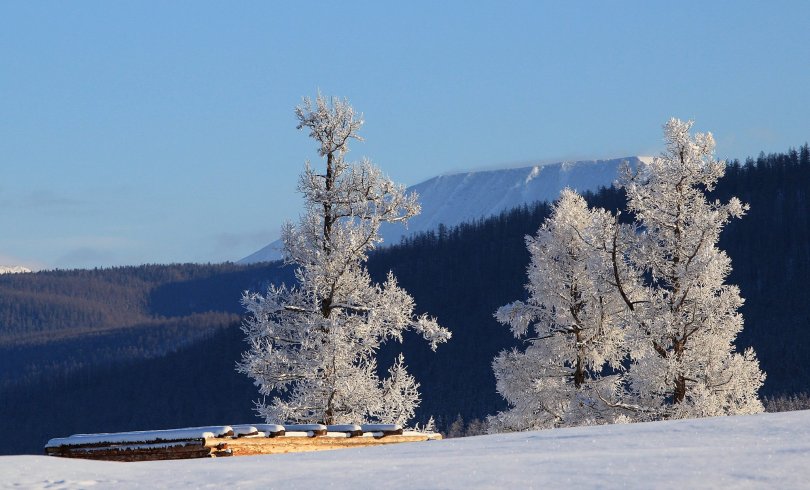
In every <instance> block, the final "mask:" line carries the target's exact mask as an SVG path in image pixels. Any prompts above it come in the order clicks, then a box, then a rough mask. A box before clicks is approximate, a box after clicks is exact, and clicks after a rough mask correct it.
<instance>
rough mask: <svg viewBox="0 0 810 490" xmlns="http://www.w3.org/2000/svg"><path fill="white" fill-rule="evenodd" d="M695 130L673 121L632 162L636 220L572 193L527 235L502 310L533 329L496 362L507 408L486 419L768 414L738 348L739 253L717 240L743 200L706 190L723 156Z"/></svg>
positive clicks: (497, 425)
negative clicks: (733, 281)
mask: <svg viewBox="0 0 810 490" xmlns="http://www.w3.org/2000/svg"><path fill="white" fill-rule="evenodd" d="M691 128H692V122H691V121H690V122H683V121H679V120H677V119H671V120H670V121H668V122H667V123H666V124H665V126H664V137H665V141H666V151H665V152H664V153H663V154H662V155H661V156H660V157H656V158H654V159H652V161H650V162H641V163H640V164H639V167H638V168H637V169H634V170H633V169H630V168H629V167H627V168H625V170H624V175H623V178H622V185H623V186H624V188H625V190H626V191H627V199H628V202H627V208H628V210H629V211H630V212H631V214H632V216H634V219H635V222H634V223H633V224H631V225H620V224H619V223H618V216H611V215H610V214H609V213H608V212H606V211H604V210H601V209H596V210H589V209H588V208H587V205H586V204H585V201H584V200H583V199H582V198H581V197H579V196H578V195H576V194H575V193H574V192H573V191H569V190H566V191H564V192H563V194H562V196H561V198H560V200H559V202H558V203H557V204H556V205H555V207H554V211H553V213H552V215H551V216H550V217H549V219H548V220H547V221H546V222H545V223H544V225H543V226H542V227H541V229H540V231H539V232H538V234H537V236H536V237H534V238H528V239H527V244H528V247H529V250H530V252H531V256H532V259H531V264H530V266H529V270H528V277H529V283H528V284H527V289H528V293H529V299H528V301H527V302H526V303H523V302H520V301H518V302H515V303H512V304H510V305H507V306H505V307H502V308H501V309H499V310H498V312H497V313H496V317H497V318H498V319H499V320H500V321H501V322H503V323H505V324H508V325H510V326H511V328H512V332H513V333H514V334H515V336H517V337H523V336H525V335H526V333H527V330H528V328H529V326H530V325H531V326H533V328H534V331H535V333H536V336H535V337H533V338H531V339H527V340H528V343H529V346H528V347H527V348H526V350H525V352H519V351H517V350H513V351H511V352H504V353H501V354H500V355H499V356H498V357H497V358H496V359H495V362H494V363H493V366H494V370H495V376H496V380H497V388H498V391H499V392H500V393H501V394H502V395H503V396H504V398H506V400H507V402H509V404H510V410H508V411H505V412H502V413H499V414H498V415H496V416H495V417H491V418H490V425H491V428H492V429H494V430H521V429H529V428H543V427H556V426H562V425H579V424H584V423H604V422H610V421H616V420H620V419H625V418H629V419H633V420H656V419H663V418H687V417H707V416H716V415H731V414H746V413H756V412H761V411H762V410H763V408H762V404H761V402H760V400H759V398H758V396H757V392H758V391H759V388H760V387H761V386H762V383H763V381H764V379H765V375H764V374H763V373H762V372H761V371H760V369H759V363H758V361H757V359H756V356H755V355H754V352H753V350H752V349H750V348H749V349H747V350H745V351H744V352H742V353H738V352H737V351H736V349H735V346H734V341H735V339H736V337H737V334H738V333H739V332H740V331H741V330H742V327H743V318H742V315H741V314H740V312H739V309H740V307H741V306H742V304H743V299H742V298H741V296H740V291H739V288H737V287H736V286H734V285H730V284H726V283H725V281H726V278H727V277H728V275H729V273H730V271H731V261H730V259H729V257H728V256H727V255H726V253H725V252H723V251H722V250H720V249H719V248H718V247H717V243H718V241H719V238H720V232H721V231H722V229H723V227H724V226H725V225H726V224H727V223H728V222H729V220H731V219H733V218H738V217H741V216H743V215H744V214H745V212H746V210H747V206H746V205H744V204H742V203H741V202H740V201H739V199H737V198H732V199H731V200H730V201H729V202H728V203H725V204H723V203H720V202H719V201H715V202H710V201H709V200H708V199H707V198H706V192H709V191H711V190H713V189H714V186H715V184H716V183H717V181H718V179H720V178H721V177H722V176H723V175H724V173H725V169H726V165H725V162H722V161H718V160H716V159H715V158H714V147H715V144H714V139H713V137H712V135H711V134H710V133H706V134H700V133H698V134H695V135H694V136H692V135H691V134H690V130H691ZM606 374H607V375H606Z"/></svg>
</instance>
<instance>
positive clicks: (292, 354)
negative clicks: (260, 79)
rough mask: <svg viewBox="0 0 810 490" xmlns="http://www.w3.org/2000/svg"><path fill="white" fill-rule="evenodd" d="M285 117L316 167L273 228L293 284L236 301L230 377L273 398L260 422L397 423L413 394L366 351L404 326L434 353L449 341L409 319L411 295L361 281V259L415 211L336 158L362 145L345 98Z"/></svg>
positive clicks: (413, 202) (394, 370)
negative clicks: (383, 373)
mask: <svg viewBox="0 0 810 490" xmlns="http://www.w3.org/2000/svg"><path fill="white" fill-rule="evenodd" d="M295 113H296V116H297V118H298V129H307V130H309V135H310V137H312V138H313V139H315V141H316V142H317V144H318V146H319V148H318V154H319V155H320V156H321V157H322V158H323V159H324V160H325V161H324V164H325V168H323V169H322V170H316V169H315V168H313V167H312V166H311V165H310V163H309V162H307V164H306V167H305V170H304V172H303V174H301V177H300V180H299V184H298V188H299V191H300V192H301V193H302V194H303V195H304V199H305V202H306V212H305V214H304V215H303V216H302V217H301V219H300V221H299V223H298V224H297V225H292V224H287V225H285V227H284V229H283V230H282V239H283V242H284V257H285V261H286V262H287V263H290V264H295V265H296V266H297V269H296V278H297V280H298V286H297V287H291V288H290V287H286V286H283V285H282V286H280V287H276V286H271V287H270V288H269V289H268V291H267V293H266V294H264V295H262V294H256V293H246V294H245V295H244V297H243V303H244V305H245V307H246V308H247V310H248V312H249V316H248V318H247V320H246V321H245V323H244V325H243V330H244V332H245V333H246V335H247V340H248V342H249V344H250V348H249V350H248V351H247V352H245V353H244V354H243V356H242V361H241V362H240V363H239V365H238V370H239V371H240V372H242V373H245V374H247V375H248V376H250V377H252V378H253V379H254V380H255V384H256V385H257V386H258V387H259V392H260V393H261V394H262V395H265V396H272V400H271V401H270V403H269V404H268V403H265V402H257V411H258V412H259V414H260V415H262V416H264V418H265V419H266V420H267V421H268V422H282V423H283V422H291V421H292V422H301V423H315V422H319V423H325V424H336V423H358V422H370V421H380V422H383V423H400V424H404V423H405V422H407V420H408V419H410V418H411V417H412V416H413V414H414V409H415V408H416V407H417V406H418V405H419V402H420V396H419V391H418V386H419V385H418V383H417V382H416V381H415V379H414V378H413V376H411V375H410V374H409V373H408V372H407V369H406V367H405V364H404V360H403V358H402V356H399V357H398V358H397V360H396V362H395V363H394V365H393V366H392V367H391V368H390V369H389V371H388V373H389V376H387V377H385V378H383V379H381V378H380V377H379V375H378V368H377V362H376V353H377V350H378V349H379V347H380V345H381V344H382V343H384V342H386V341H389V340H396V341H401V340H402V334H403V332H404V331H405V330H408V329H411V330H414V331H416V332H418V333H420V334H421V335H422V336H423V337H424V338H425V339H426V340H427V341H428V342H429V343H430V345H431V347H432V348H433V349H434V350H435V348H436V347H437V345H438V344H439V343H442V342H446V341H447V340H448V339H449V338H450V332H449V331H448V330H446V329H444V328H442V327H440V326H439V325H438V323H437V322H436V320H435V319H434V318H431V317H429V316H427V315H420V316H416V315H414V301H413V298H412V297H411V296H410V295H409V294H408V293H407V292H406V291H404V290H403V289H401V288H400V287H399V286H398V285H397V282H396V279H395V278H394V276H393V274H391V273H389V274H388V277H387V279H386V281H385V282H384V283H383V284H374V283H372V281H371V278H370V277H369V274H368V271H367V270H366V267H365V262H366V259H367V254H368V252H369V251H370V250H372V249H373V248H374V247H375V246H376V245H377V244H378V243H380V242H381V241H382V239H381V237H380V235H379V233H378V230H379V227H380V224H381V223H405V222H406V221H407V220H408V219H409V218H411V217H413V216H415V215H416V214H418V213H419V211H420V208H419V204H418V202H417V196H416V195H415V194H413V193H411V194H406V193H405V190H404V187H403V186H401V185H397V184H394V183H393V182H392V181H391V180H390V179H388V178H387V177H385V176H384V175H383V174H382V173H381V171H380V170H379V169H378V168H377V167H376V166H374V165H373V164H372V163H371V162H370V161H369V160H367V159H364V160H362V161H361V162H359V163H349V162H347V161H346V160H345V155H346V153H347V152H348V150H349V146H348V145H349V141H350V140H352V139H354V140H362V138H361V137H360V136H359V135H358V130H359V129H360V127H361V126H362V124H363V121H362V117H361V116H358V115H357V114H355V112H354V110H353V108H352V107H351V106H350V105H349V104H348V101H346V100H340V99H337V98H330V99H328V100H327V99H326V98H325V97H323V96H321V95H318V97H317V99H316V100H315V102H314V103H313V102H312V101H311V100H310V99H304V103H303V105H301V106H298V107H296V110H295Z"/></svg>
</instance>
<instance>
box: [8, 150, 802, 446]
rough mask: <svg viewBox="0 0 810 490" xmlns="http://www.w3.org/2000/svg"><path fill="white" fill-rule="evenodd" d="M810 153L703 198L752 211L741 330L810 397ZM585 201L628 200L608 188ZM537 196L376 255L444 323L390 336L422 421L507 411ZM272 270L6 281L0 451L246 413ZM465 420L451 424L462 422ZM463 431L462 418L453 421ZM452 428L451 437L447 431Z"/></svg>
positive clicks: (136, 271) (744, 342) (277, 270)
mask: <svg viewBox="0 0 810 490" xmlns="http://www.w3.org/2000/svg"><path fill="white" fill-rule="evenodd" d="M808 190H810V149H808V146H807V144H805V145H804V146H802V147H801V148H799V149H798V150H793V149H791V150H789V151H787V152H786V153H779V154H771V155H764V154H761V155H759V157H757V158H756V159H753V158H749V159H747V160H745V161H733V162H730V163H729V169H728V171H727V173H726V176H725V177H724V178H723V179H722V180H721V181H720V183H719V185H718V186H717V188H716V189H715V190H713V191H712V193H711V197H712V198H717V199H720V200H721V201H727V200H728V199H729V197H730V196H733V195H736V196H737V197H739V198H740V199H741V200H742V201H743V202H746V203H748V204H750V206H751V210H750V212H749V213H748V214H747V215H746V216H745V217H744V218H743V219H740V220H735V221H733V222H731V223H730V224H729V225H728V227H727V228H726V230H725V231H724V232H723V234H722V236H721V242H720V248H721V249H723V250H726V251H727V253H728V255H729V256H730V257H731V259H732V267H733V271H732V273H731V276H730V277H729V282H730V283H732V284H737V285H739V287H740V289H741V292H742V296H743V297H744V298H745V300H746V301H745V305H744V306H743V308H742V313H743V316H744V318H745V328H744V329H743V331H742V333H741V334H740V336H739V338H738V340H737V342H736V345H737V347H738V348H739V349H743V348H745V347H748V346H753V347H754V349H755V350H756V353H757V356H758V358H759V360H760V363H761V367H762V369H763V371H765V373H767V379H766V381H765V385H764V387H763V389H762V391H761V395H763V396H765V397H773V396H799V397H801V396H802V395H801V394H802V393H807V392H810V365H808V364H807V363H806V362H804V361H805V359H807V357H808V355H810V293H808V292H807V289H806V288H804V287H803V280H804V278H805V277H807V276H808V273H810V223H808V212H809V211H810V196H809V195H808ZM586 199H587V201H588V203H589V204H590V205H591V206H599V207H604V208H607V209H610V210H616V209H619V208H624V195H623V194H622V192H621V191H619V190H616V189H602V190H600V191H599V192H597V193H589V194H587V195H586ZM549 212H550V206H549V205H548V203H536V204H533V205H530V206H524V207H521V208H517V209H514V210H512V211H510V212H507V213H503V214H501V215H500V216H497V217H492V218H488V219H481V220H478V221H477V222H474V223H466V224H462V225H460V226H457V227H453V228H446V227H440V228H439V229H438V230H435V231H433V232H430V233H425V234H420V235H417V236H415V237H412V238H410V239H408V240H406V241H404V242H403V243H401V244H398V245H395V246H391V247H387V248H383V249H381V250H378V251H376V252H375V253H373V254H372V255H371V258H370V260H369V270H370V272H371V275H372V277H373V278H374V280H375V281H382V280H384V278H385V275H386V274H387V272H388V271H389V270H393V271H394V273H395V274H396V276H397V279H398V280H399V284H400V285H401V286H402V287H403V288H405V289H406V290H407V291H409V292H410V294H411V295H412V296H413V297H414V299H415V300H416V305H417V313H421V312H430V314H431V315H435V316H436V317H437V318H438V320H439V321H440V322H441V324H442V325H444V326H446V327H447V328H449V329H450V330H451V331H452V332H453V338H452V340H451V341H450V342H448V343H447V344H444V345H441V346H440V347H439V348H438V350H437V351H436V353H432V352H431V351H430V349H429V347H428V346H427V345H426V344H425V343H424V342H419V341H418V339H417V338H415V335H408V334H406V336H405V342H404V344H402V345H400V344H396V343H388V344H386V345H384V346H383V349H382V352H381V354H382V355H381V357H382V359H381V361H380V365H381V366H388V365H390V364H391V362H392V360H393V358H394V356H395V355H397V354H398V353H399V352H403V353H404V355H405V360H406V362H407V364H408V366H409V369H410V371H411V373H412V374H413V375H414V376H415V378H416V379H417V381H419V382H420V383H421V392H422V398H423V401H422V405H421V408H420V409H419V410H418V411H417V417H416V418H417V421H420V422H421V421H424V420H426V419H427V418H428V417H429V416H430V415H433V416H435V417H436V420H437V425H438V427H439V429H440V430H450V429H451V428H453V427H455V426H457V425H458V421H459V420H460V419H461V420H468V421H469V420H474V419H481V418H483V417H485V416H486V415H488V414H492V413H494V412H496V411H497V410H501V409H503V408H504V406H505V405H504V402H503V400H502V399H501V398H500V396H499V395H498V394H497V393H496V391H495V380H494V376H493V374H492V368H491V362H492V359H493V358H494V357H495V355H496V354H497V353H498V352H499V351H501V350H502V349H504V348H508V347H510V346H513V345H517V344H516V342H518V341H516V340H514V338H513V337H512V335H511V333H510V332H509V331H508V329H507V328H506V327H504V326H502V325H500V324H499V323H498V322H497V321H496V320H495V319H494V318H493V316H492V315H493V313H494V311H495V310H496V309H497V308H498V307H499V306H501V305H503V304H506V303H508V302H510V301H513V300H514V299H515V298H523V297H525V294H526V293H525V291H524V288H523V286H524V282H525V280H526V275H525V269H526V266H527V264H528V262H529V253H528V251H527V250H526V246H525V241H524V236H525V235H529V234H534V233H535V232H536V231H537V228H538V227H539V225H540V224H541V223H542V222H543V220H544V219H545V218H546V217H547V216H548V214H549ZM292 279H293V275H292V271H291V270H290V269H289V268H285V267H281V266H280V264H278V263H273V264H259V265H254V266H237V265H232V264H222V265H193V264H184V265H168V266H141V267H124V268H115V269H101V270H92V271H48V272H41V273H35V274H21V275H4V276H0V373H2V377H0V418H2V420H3V421H4V422H5V423H6V424H7V425H8V426H10V427H17V428H19V430H17V431H15V432H14V433H12V434H9V437H11V438H12V439H13V441H12V443H11V444H6V445H4V447H3V449H2V450H0V452H6V453H14V452H27V453H40V452H41V448H42V446H43V444H44V443H45V442H46V440H47V439H48V438H50V437H56V436H63V435H67V434H72V433H77V432H108V431H121V430H138V429H147V428H149V429H157V428H169V427H176V426H192V425H204V424H224V423H241V422H249V421H254V420H256V419H255V415H254V414H253V412H252V404H253V401H254V400H256V399H257V398H258V395H257V391H256V388H255V387H253V386H252V384H251V382H250V380H249V379H248V378H247V377H245V376H244V375H241V374H238V373H237V372H236V371H235V369H234V366H235V364H236V362H237V361H238V360H239V358H240V356H241V352H242V351H244V350H245V348H246V345H245V343H244V340H243V339H244V335H243V334H242V332H241V331H240V330H239V323H240V319H239V318H240V315H241V314H243V308H242V307H241V305H240V297H241V294H242V292H243V291H245V290H252V291H257V290H262V289H263V288H266V287H267V285H268V284H270V283H280V282H288V283H289V282H290V281H291V280H292ZM459 417H460V419H459ZM456 429H457V427H456ZM456 429H454V430H456Z"/></svg>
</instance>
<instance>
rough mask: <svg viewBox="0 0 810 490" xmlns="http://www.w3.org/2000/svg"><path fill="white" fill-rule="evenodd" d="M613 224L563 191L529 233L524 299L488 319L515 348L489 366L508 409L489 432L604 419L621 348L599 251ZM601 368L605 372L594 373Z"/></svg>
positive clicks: (618, 319) (612, 400) (616, 301)
mask: <svg viewBox="0 0 810 490" xmlns="http://www.w3.org/2000/svg"><path fill="white" fill-rule="evenodd" d="M616 226H617V224H616V220H615V219H614V217H613V216H611V215H610V213H609V212H607V211H605V210H602V209H597V210H589V209H588V206H587V204H586V203H585V200H584V199H583V198H582V197H581V196H579V195H578V194H576V193H575V192H574V191H572V190H569V189H565V190H564V191H563V192H562V195H561V197H560V199H559V201H558V202H557V203H556V204H555V205H554V208H553V211H552V213H551V216H550V217H549V218H548V219H547V220H546V221H545V223H544V224H543V226H542V227H541V228H540V230H539V231H538V232H537V235H536V236H534V237H531V236H527V237H526V244H527V246H528V248H529V251H530V253H531V263H530V264H529V267H528V278H529V282H528V284H527V285H526V289H527V291H528V295H529V297H528V300H527V301H526V302H525V303H524V302H522V301H516V302H514V303H511V304H509V305H506V306H503V307H501V308H500V309H499V310H498V311H497V313H496V315H495V316H496V318H497V319H498V320H499V321H500V322H501V323H504V324H507V325H509V326H510V327H511V330H512V333H513V334H514V335H515V337H517V338H524V337H526V336H527V335H528V333H529V329H530V327H531V329H532V330H533V334H534V335H533V336H532V337H531V338H528V339H526V342H527V343H528V346H527V347H526V349H525V351H519V350H517V349H513V350H511V351H504V352H502V353H501V354H500V355H498V356H497V357H496V358H495V361H494V362H493V368H494V370H495V378H496V380H497V389H498V392H499V393H500V394H501V395H502V396H503V397H504V398H505V399H506V400H507V401H508V402H509V405H510V408H509V410H507V411H504V412H500V413H498V414H497V415H495V416H493V417H490V418H489V423H490V428H491V430H493V431H504V430H508V431H514V430H526V429H541V428H549V427H560V426H573V425H583V424H597V423H607V422H613V421H615V420H616V418H617V417H621V416H622V414H621V411H620V410H617V409H616V408H615V407H614V406H612V405H615V404H616V403H617V402H616V400H617V397H618V396H619V393H620V390H621V384H620V382H621V379H620V377H619V376H618V374H617V373H618V372H619V371H621V369H622V361H623V360H624V359H625V358H626V356H627V353H626V349H625V344H624V331H623V325H624V319H623V317H624V315H625V313H626V312H625V308H624V304H623V302H622V299H621V298H620V297H619V295H618V293H617V292H616V290H615V288H614V287H613V286H612V281H611V280H612V275H613V272H612V271H613V269H612V262H611V260H610V255H609V254H608V253H606V252H607V250H608V248H609V247H610V240H611V238H612V237H613V236H615V228H616ZM605 372H608V373H613V374H607V375H605V374H603V373H605Z"/></svg>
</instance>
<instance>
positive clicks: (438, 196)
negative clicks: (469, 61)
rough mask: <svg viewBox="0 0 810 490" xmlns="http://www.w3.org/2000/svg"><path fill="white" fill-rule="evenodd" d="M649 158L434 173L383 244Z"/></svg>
mask: <svg viewBox="0 0 810 490" xmlns="http://www.w3.org/2000/svg"><path fill="white" fill-rule="evenodd" d="M651 160H652V159H651V158H650V157H635V156H633V157H626V158H615V159H611V160H586V161H566V162H558V163H550V164H545V165H531V166H525V167H519V168H503V169H495V170H478V171H469V172H460V173H454V174H445V175H439V176H437V177H433V178H431V179H428V180H426V181H424V182H421V183H419V184H416V185H414V186H411V187H409V188H408V191H409V192H410V191H414V192H416V193H417V194H419V202H420V203H421V204H422V214H420V215H418V216H416V217H414V218H412V219H411V220H410V221H409V222H408V227H407V228H405V227H404V226H402V225H400V224H385V225H383V226H382V227H381V228H380V232H381V234H382V236H383V239H384V244H392V243H399V241H400V240H401V239H402V237H404V236H409V235H412V234H415V233H419V232H424V231H429V230H433V229H435V228H437V227H438V226H439V225H440V224H444V225H445V226H454V225H458V224H460V223H464V222H468V221H473V220H477V219H479V218H486V217H489V216H493V215H497V214H499V213H501V212H503V211H506V210H509V209H512V208H514V207H517V206H521V205H523V204H529V203H532V202H536V201H553V200H555V199H557V197H558V196H559V194H560V191H561V190H563V189H564V188H566V187H570V188H572V189H574V190H577V191H580V192H584V191H595V190H597V189H599V188H600V187H609V186H611V185H613V183H614V182H615V181H616V180H617V178H618V176H619V168H620V167H621V165H622V164H623V163H625V162H627V163H628V164H629V165H630V166H636V165H637V164H638V163H639V162H640V161H651ZM281 248H282V244H281V241H280V240H279V241H275V242H273V243H271V244H269V245H267V246H266V247H264V248H262V249H261V250H259V251H258V252H255V253H254V254H252V255H249V256H247V257H245V258H243V259H242V260H240V261H239V263H241V264H250V263H254V262H262V261H269V260H278V259H280V258H281Z"/></svg>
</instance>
